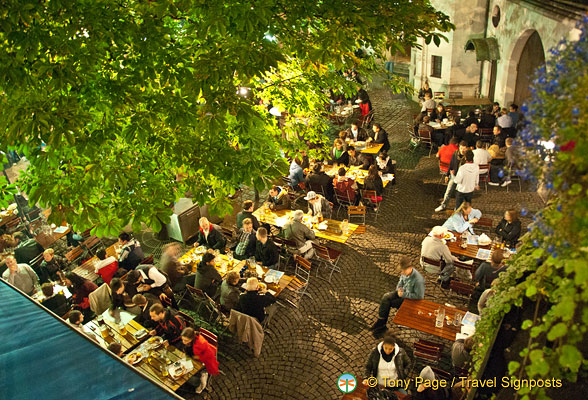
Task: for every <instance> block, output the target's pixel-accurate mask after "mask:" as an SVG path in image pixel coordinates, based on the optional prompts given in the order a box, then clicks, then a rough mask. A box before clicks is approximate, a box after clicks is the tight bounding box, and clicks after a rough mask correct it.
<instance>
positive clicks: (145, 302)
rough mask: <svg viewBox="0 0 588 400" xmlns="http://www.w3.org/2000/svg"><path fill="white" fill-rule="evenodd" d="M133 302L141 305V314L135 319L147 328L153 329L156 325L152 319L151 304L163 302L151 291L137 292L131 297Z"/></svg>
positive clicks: (138, 305)
mask: <svg viewBox="0 0 588 400" xmlns="http://www.w3.org/2000/svg"><path fill="white" fill-rule="evenodd" d="M131 301H132V303H133V304H134V305H135V306H137V307H139V315H137V316H136V317H135V321H137V323H139V324H140V325H142V326H143V327H145V328H147V329H151V328H153V327H154V326H155V324H154V323H153V321H152V320H151V314H149V312H150V311H149V310H151V306H152V305H153V304H161V301H159V299H158V298H157V297H156V296H154V295H152V294H151V293H143V294H136V295H134V296H133V298H132V299H131Z"/></svg>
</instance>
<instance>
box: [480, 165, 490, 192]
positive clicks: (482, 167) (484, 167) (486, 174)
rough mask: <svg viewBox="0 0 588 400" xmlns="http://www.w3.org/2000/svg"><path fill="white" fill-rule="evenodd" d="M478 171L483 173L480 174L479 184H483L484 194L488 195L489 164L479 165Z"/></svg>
mask: <svg viewBox="0 0 588 400" xmlns="http://www.w3.org/2000/svg"><path fill="white" fill-rule="evenodd" d="M478 167H479V168H480V171H482V170H484V171H485V172H480V174H479V175H478V176H479V180H480V183H482V182H484V186H485V187H486V193H488V182H490V164H480V165H478Z"/></svg>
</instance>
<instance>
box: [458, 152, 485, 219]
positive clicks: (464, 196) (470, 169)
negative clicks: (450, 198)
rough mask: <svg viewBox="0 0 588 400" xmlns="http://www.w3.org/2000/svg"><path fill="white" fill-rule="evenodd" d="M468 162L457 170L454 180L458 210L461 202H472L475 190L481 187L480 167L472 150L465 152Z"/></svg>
mask: <svg viewBox="0 0 588 400" xmlns="http://www.w3.org/2000/svg"><path fill="white" fill-rule="evenodd" d="M465 158H466V162H465V164H464V165H462V166H461V168H460V169H459V170H458V171H457V175H455V180H454V182H455V183H456V184H457V186H456V188H455V189H456V190H455V209H456V210H457V209H458V208H459V206H460V205H461V203H463V202H464V201H467V202H468V203H471V202H472V197H473V194H474V190H476V189H479V188H480V187H479V186H478V185H479V183H480V168H478V165H477V164H474V152H473V151H471V150H468V151H466V153H465Z"/></svg>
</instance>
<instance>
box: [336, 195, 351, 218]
mask: <svg viewBox="0 0 588 400" xmlns="http://www.w3.org/2000/svg"><path fill="white" fill-rule="evenodd" d="M335 198H336V199H337V215H339V210H340V209H341V207H343V208H347V207H349V206H352V205H353V201H352V200H351V199H350V198H349V194H348V193H347V192H345V193H341V192H338V191H336V190H335Z"/></svg>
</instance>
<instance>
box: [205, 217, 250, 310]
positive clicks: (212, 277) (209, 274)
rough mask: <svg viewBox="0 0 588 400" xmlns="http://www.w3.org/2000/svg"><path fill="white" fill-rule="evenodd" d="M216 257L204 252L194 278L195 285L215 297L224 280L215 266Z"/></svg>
mask: <svg viewBox="0 0 588 400" xmlns="http://www.w3.org/2000/svg"><path fill="white" fill-rule="evenodd" d="M260 229H261V228H260ZM214 259H215V256H214V254H212V253H208V252H207V253H204V255H203V256H202V260H201V261H200V263H199V264H198V267H197V268H196V277H195V279H194V287H195V288H196V289H200V290H202V291H204V292H206V293H207V294H208V295H209V296H210V297H213V298H214V297H215V295H216V290H217V287H218V285H219V284H220V283H221V281H222V277H221V276H220V274H219V273H218V271H217V270H216V268H215V266H214Z"/></svg>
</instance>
